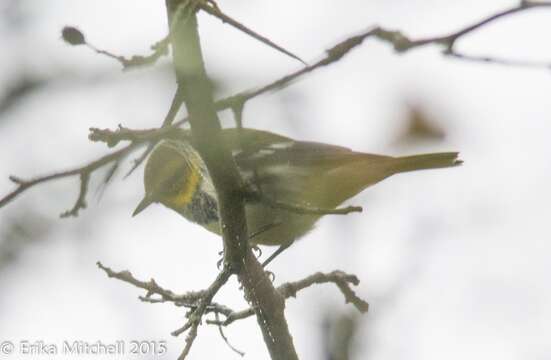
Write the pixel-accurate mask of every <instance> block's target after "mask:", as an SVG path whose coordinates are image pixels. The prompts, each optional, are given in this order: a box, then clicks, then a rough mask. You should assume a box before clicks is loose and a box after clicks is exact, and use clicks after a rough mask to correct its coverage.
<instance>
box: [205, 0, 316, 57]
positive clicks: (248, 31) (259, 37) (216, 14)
mask: <svg viewBox="0 0 551 360" xmlns="http://www.w3.org/2000/svg"><path fill="white" fill-rule="evenodd" d="M198 7H199V8H201V10H203V11H205V12H206V13H208V14H210V15H212V16H214V17H217V18H218V19H220V20H222V22H224V23H228V24H230V25H231V26H233V27H234V28H236V29H238V30H240V31H242V32H244V33H245V34H247V35H249V36H251V37H252V38H254V39H256V40H258V41H260V42H262V43H263V44H265V45H268V46H269V47H271V48H273V49H275V50H277V51H279V52H281V53H283V54H285V55H287V56H289V57H291V58H293V59H295V60H298V61H300V62H301V63H303V64H304V65H308V64H307V63H306V62H305V61H304V60H302V59H301V58H300V57H298V56H297V55H295V54H293V53H292V52H290V51H288V50H286V49H284V48H283V47H281V46H279V45H277V44H276V43H274V42H273V41H272V40H270V39H268V38H267V37H265V36H262V35H260V34H259V33H257V32H256V31H253V30H251V29H249V28H248V27H246V26H245V25H243V24H242V23H240V22H239V21H237V20H235V19H233V18H231V17H230V16H228V15H226V14H224V13H223V12H222V11H221V10H220V9H219V8H218V7H217V6H211V5H208V2H207V1H205V2H199V3H198Z"/></svg>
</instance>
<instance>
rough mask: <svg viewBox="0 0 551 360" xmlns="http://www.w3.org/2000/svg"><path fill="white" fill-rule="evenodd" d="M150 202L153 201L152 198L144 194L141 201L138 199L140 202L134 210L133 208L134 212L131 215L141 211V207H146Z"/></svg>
mask: <svg viewBox="0 0 551 360" xmlns="http://www.w3.org/2000/svg"><path fill="white" fill-rule="evenodd" d="M151 203H153V199H152V198H151V196H147V195H146V196H145V197H144V198H143V199H142V201H140V203H139V204H138V206H136V210H134V212H133V213H132V216H136V215H138V214H139V213H141V212H142V210H143V209H145V208H146V207H148V206H149V205H151Z"/></svg>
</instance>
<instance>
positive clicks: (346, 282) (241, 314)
mask: <svg viewBox="0 0 551 360" xmlns="http://www.w3.org/2000/svg"><path fill="white" fill-rule="evenodd" d="M326 283H333V284H335V285H336V286H337V287H338V288H339V290H340V291H341V293H342V294H343V295H344V299H345V302H346V303H351V304H353V305H354V307H355V308H356V309H357V310H358V311H359V312H361V313H365V312H367V311H368V309H369V304H368V303H367V302H366V301H365V300H363V299H361V298H360V297H358V296H357V295H356V294H355V293H354V291H353V290H352V289H351V288H350V285H355V286H357V285H358V284H359V283H360V280H359V279H358V278H357V277H356V276H355V275H350V274H346V273H345V272H342V271H340V270H335V271H332V272H330V273H327V274H324V273H321V272H318V273H315V274H313V275H310V276H308V277H306V278H304V279H302V280H299V281H295V282H289V283H285V284H282V285H280V286H279V287H278V288H277V290H278V291H279V292H280V293H281V294H282V295H283V296H284V297H285V299H288V298H290V297H296V295H297V293H298V292H299V291H301V290H304V289H306V288H308V287H310V286H312V285H315V284H326ZM252 315H254V309H253V308H248V309H245V310H241V311H236V312H233V313H230V314H229V315H227V316H226V319H225V320H224V321H222V322H218V321H216V320H207V324H209V325H222V326H228V325H230V324H231V323H233V322H235V321H237V320H242V319H245V318H248V317H250V316H252Z"/></svg>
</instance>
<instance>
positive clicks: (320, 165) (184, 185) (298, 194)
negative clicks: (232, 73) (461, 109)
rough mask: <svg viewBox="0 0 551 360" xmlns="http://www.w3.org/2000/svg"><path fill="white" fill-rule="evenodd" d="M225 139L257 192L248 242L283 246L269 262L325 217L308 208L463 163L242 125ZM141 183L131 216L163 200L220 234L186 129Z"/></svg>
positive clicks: (154, 156)
mask: <svg viewBox="0 0 551 360" xmlns="http://www.w3.org/2000/svg"><path fill="white" fill-rule="evenodd" d="M222 139H223V141H224V143H225V146H226V147H227V148H228V149H229V150H230V151H231V152H232V155H233V159H234V161H235V163H236V165H237V167H238V169H239V171H240V174H241V176H242V178H243V180H244V183H245V184H247V185H248V187H249V188H250V189H251V191H253V192H256V193H258V194H260V196H258V197H254V198H252V199H249V200H248V201H247V202H246V205H245V212H246V220H247V227H248V231H249V241H250V243H251V244H252V245H257V244H260V245H279V246H280V248H279V249H278V250H277V251H276V253H275V254H274V255H272V257H270V258H269V259H268V261H266V263H267V262H269V261H270V260H271V259H273V257H274V256H275V255H277V254H279V253H280V252H281V251H283V250H284V249H285V248H286V247H288V246H290V245H291V244H292V243H293V242H294V241H296V240H297V239H299V238H301V237H302V236H304V235H305V234H306V233H308V232H309V231H310V230H312V228H313V227H314V224H315V223H316V222H317V221H318V220H319V219H320V217H322V216H324V214H323V211H321V213H320V212H319V211H318V212H317V213H314V212H313V211H309V209H312V208H316V209H318V210H319V209H335V208H336V207H337V206H339V205H340V204H342V203H343V202H344V201H345V200H347V199H349V198H351V197H353V196H354V195H356V194H358V193H359V192H361V191H362V190H364V189H365V188H367V187H368V186H370V185H373V184H375V183H377V182H379V181H381V180H383V179H385V178H387V177H389V176H391V175H394V174H397V173H402V172H408V171H415V170H423V169H433V168H444V167H452V166H456V165H459V164H461V163H462V161H461V160H458V158H457V156H458V153H457V152H442V153H432V154H422V155H413V156H405V157H391V156H385V155H374V154H366V153H360V152H354V151H352V150H350V149H348V148H345V147H341V146H335V145H328V144H323V143H317V142H310V141H297V140H293V139H291V138H289V137H285V136H282V135H278V134H274V133H271V132H268V131H262V130H255V129H247V128H241V129H237V128H230V129H224V130H222ZM144 186H145V196H144V198H143V200H142V201H141V202H140V203H139V205H138V206H137V208H136V210H135V211H134V213H133V216H134V215H136V214H138V213H139V212H141V211H142V210H144V209H145V208H146V207H147V206H148V205H150V204H151V203H161V204H163V205H165V206H166V207H168V208H170V209H172V210H174V211H176V212H178V213H179V214H181V215H182V216H183V217H185V218H186V219H188V220H190V221H192V222H194V223H197V224H199V225H201V226H203V227H204V228H206V229H207V230H209V231H212V232H214V233H216V234H220V224H219V215H218V205H217V204H218V201H217V195H216V191H215V188H214V186H213V183H212V180H211V177H210V175H209V172H208V170H207V167H206V165H205V163H204V162H203V160H202V159H201V156H200V155H199V153H198V152H197V151H196V150H195V149H194V147H193V139H192V137H191V133H190V131H189V130H182V131H181V132H180V133H179V134H178V135H177V136H176V137H174V138H171V139H166V140H163V141H161V142H159V143H158V144H157V145H156V146H155V148H154V149H153V151H152V152H151V155H150V156H149V158H148V159H147V162H146V165H145V171H144ZM285 205H288V206H285Z"/></svg>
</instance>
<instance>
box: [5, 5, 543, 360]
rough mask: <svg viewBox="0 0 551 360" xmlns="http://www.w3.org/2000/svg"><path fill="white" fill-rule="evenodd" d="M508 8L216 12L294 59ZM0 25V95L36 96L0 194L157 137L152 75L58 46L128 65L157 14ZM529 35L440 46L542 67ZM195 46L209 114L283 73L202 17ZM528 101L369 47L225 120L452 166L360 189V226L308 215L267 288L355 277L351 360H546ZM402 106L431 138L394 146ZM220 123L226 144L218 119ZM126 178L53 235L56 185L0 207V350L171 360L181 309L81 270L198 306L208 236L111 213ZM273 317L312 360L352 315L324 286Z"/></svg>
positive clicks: (450, 65) (96, 14) (26, 17)
mask: <svg viewBox="0 0 551 360" xmlns="http://www.w3.org/2000/svg"><path fill="white" fill-rule="evenodd" d="M515 3H516V2H515V1H497V0H496V1H493V0H492V1H490V0H486V1H483V2H481V1H466V0H463V1H435V0H416V1H412V0H407V1H406V0H401V1H400V0H394V1H390V0H374V1H365V0H364V1H358V0H357V1H348V2H335V1H325V0H315V1H314V0H309V1H290V0H284V1H277V2H273V1H257V2H245V1H242V0H240V1H230V2H222V1H219V6H220V7H221V8H222V10H223V11H225V12H226V13H228V14H229V15H231V16H234V17H235V18H236V19H238V20H240V21H242V22H243V23H244V24H246V25H248V26H250V27H251V28H253V29H255V30H257V31H258V32H259V33H261V34H264V35H266V36H268V37H270V38H271V39H273V40H274V41H276V42H277V43H280V44H282V45H284V46H285V47H287V48H288V49H290V50H292V51H293V52H296V53H297V54H299V55H300V56H301V57H302V58H304V59H306V60H307V61H308V62H314V61H315V60H316V59H318V58H319V57H320V56H321V55H322V54H323V52H324V50H325V49H327V48H330V47H331V46H333V45H334V44H335V43H336V42H338V41H340V40H343V39H345V38H346V37H348V36H351V35H354V34H356V33H358V32H360V31H363V30H365V29H366V28H368V27H369V26H372V25H374V24H379V25H382V26H385V27H387V28H391V29H401V30H402V31H404V32H405V33H406V34H408V35H411V36H412V37H421V36H429V35H441V34H444V33H447V32H450V31H454V30H456V29H458V28H459V27H463V26H465V25H468V24H470V23H472V22H473V21H476V20H478V19H480V18H481V17H484V16H487V15H489V14H492V13H495V12H497V11H499V10H502V9H505V8H507V7H509V6H512V5H514V4H515ZM0 16H1V20H0V41H1V44H2V49H3V51H2V57H0V99H2V98H4V97H5V96H6V94H7V93H8V92H9V89H10V88H12V87H13V86H14V85H15V84H17V83H18V82H20V81H21V79H23V78H28V79H30V80H35V81H36V80H40V81H44V83H43V86H40V87H38V88H36V90H34V91H32V92H30V93H29V95H28V96H26V97H24V98H21V100H20V101H19V102H17V103H15V104H14V105H13V106H11V107H9V108H7V109H5V110H3V111H2V112H1V113H0V143H1V144H2V152H0V164H2V165H1V166H0V195H4V194H6V193H7V192H8V191H10V190H11V189H12V188H13V185H12V183H10V182H9V181H8V176H9V175H11V174H14V175H18V176H20V177H22V178H29V177H32V176H35V175H41V174H45V173H50V172H52V171H57V170H63V169H66V168H69V167H73V166H76V165H79V164H82V163H84V162H85V161H87V160H91V159H94V158H96V157H98V156H100V155H102V154H105V153H106V152H107V151H110V149H107V148H106V147H105V146H104V145H103V144H96V143H90V142H89V141H88V140H87V134H88V128H89V127H107V128H115V127H116V126H117V125H118V124H123V125H124V126H128V127H132V128H140V127H154V126H158V125H159V124H160V123H161V121H162V118H163V117H164V115H165V112H166V111H167V109H168V106H169V104H170V100H171V96H172V93H173V91H174V87H175V84H174V80H173V77H172V73H171V72H170V70H169V68H168V67H167V62H168V60H167V59H164V60H163V61H162V62H161V63H160V64H159V66H157V67H156V68H145V69H139V70H135V71H131V72H125V73H122V72H121V71H120V66H119V65H118V64H117V63H115V62H114V61H112V60H110V59H107V58H105V57H101V56H98V55H96V54H94V53H92V52H91V51H89V50H88V49H86V48H84V47H70V46H67V45H66V44H64V43H63V42H62V41H61V40H60V30H61V28H62V27H63V26H65V25H74V26H77V27H79V28H80V29H81V30H82V31H83V32H84V33H85V34H86V37H87V39H88V40H89V41H90V42H91V43H93V44H94V45H96V46H98V47H100V48H104V49H108V50H110V51H113V52H116V53H118V54H122V55H126V56H131V55H134V54H145V53H147V51H148V48H149V46H150V45H151V44H153V43H154V42H155V41H158V40H159V39H161V38H162V37H163V36H164V35H165V33H166V18H165V16H166V14H165V9H164V2H163V1H146V0H118V1H111V0H96V1H84V0H71V1H68V0H65V1H62V0H48V1H46V0H41V1H39V0H32V1H30V0H0ZM550 20H551V11H550V10H547V9H539V10H534V11H531V12H526V13H521V14H519V15H516V16H513V17H510V18H507V19H504V20H502V21H499V22H497V23H495V24H493V25H491V26H489V27H487V28H485V29H483V30H481V31H479V32H477V33H476V34H473V35H472V36H469V37H466V38H464V39H463V40H461V41H460V42H459V43H458V46H459V47H458V49H460V50H463V51H465V52H469V53H472V54H480V55H490V54H492V55H498V56H504V57H508V58H516V59H526V60H544V61H545V60H551V46H550V45H549V36H548V34H549V33H550V31H551V21H550ZM200 31H201V36H202V42H203V46H204V53H205V57H206V59H207V67H208V71H209V73H210V74H211V76H213V78H214V79H215V80H216V81H217V82H218V84H219V89H218V92H219V93H218V96H220V97H221V96H226V95H229V94H232V93H234V92H236V91H241V90H244V89H248V88H251V87H254V86H257V85H262V84H265V83H266V82H269V81H272V80H274V79H276V78H278V77H280V76H282V75H284V74H287V73H289V72H291V71H293V70H296V69H298V68H299V67H300V64H299V63H297V62H295V61H293V60H291V59H288V58H286V57H285V56H282V55H280V54H278V53H276V52H274V51H273V50H271V49H269V48H267V47H265V46H263V45H261V44H259V43H257V42H256V41H254V40H251V39H249V38H247V37H246V36H245V35H243V34H241V33H239V32H237V31H236V30H233V29H232V28H230V27H228V26H227V25H223V24H222V23H221V22H220V21H218V20H215V19H212V18H209V17H206V16H201V17H200ZM549 94H551V73H550V72H549V70H542V69H522V68H512V67H504V66H499V65H485V64H473V63H467V62H462V61H457V60H453V59H448V58H444V57H443V56H441V55H440V54H439V52H438V49H437V48H434V47H430V48H423V49H419V50H414V51H412V52H410V53H407V54H405V55H398V54H395V53H394V52H393V51H392V50H391V48H390V47H389V46H388V45H386V44H382V43H380V42H378V41H376V40H368V41H366V43H365V44H364V45H362V46H361V47H359V48H357V49H356V50H354V51H353V52H351V53H350V54H349V55H348V56H347V57H346V58H345V59H343V60H342V61H340V62H339V63H338V64H335V65H333V66H331V67H329V68H325V69H322V70H318V71H317V72H315V73H314V74H312V75H311V76H308V77H307V78H305V79H303V80H302V81H300V82H298V83H296V84H294V85H293V86H292V87H290V88H287V89H286V90H284V91H281V92H278V93H275V94H268V95H264V96H262V97H259V98H257V99H255V100H253V101H251V102H250V103H249V104H248V105H247V107H246V110H245V121H246V125H248V126H251V127H255V128H260V129H267V130H271V131H275V132H278V133H282V134H285V135H288V136H291V137H295V138H299V139H305V140H306V139H307V140H315V141H321V142H327V143H333V144H338V145H343V146H347V147H351V148H353V149H355V150H358V151H364V152H372V153H387V154H393V155H406V154H413V153H422V152H430V151H451V150H457V151H460V152H461V158H462V159H463V160H465V164H464V166H462V167H460V168H454V169H446V170H437V171H424V172H417V173H408V174H404V175H399V176H395V177H393V178H391V179H388V180H385V181H384V182H382V183H380V184H379V185H377V186H375V187H373V188H370V189H368V190H366V191H364V192H363V193H362V194H361V195H359V196H357V197H356V198H354V199H353V200H352V201H351V203H352V204H354V205H362V206H364V212H363V213H361V214H353V215H350V216H348V217H327V218H325V219H324V220H323V221H321V222H320V223H319V224H318V226H317V228H316V230H315V231H313V232H312V233H310V234H309V235H308V236H307V237H305V238H304V239H303V240H302V241H300V242H299V243H297V244H295V245H294V246H293V247H291V248H290V249H289V250H288V251H287V252H285V253H284V254H283V255H282V256H281V257H279V258H278V259H277V260H276V261H275V262H274V263H273V265H271V270H272V271H273V272H274V273H275V274H276V283H278V284H279V283H281V282H286V281H293V280H297V279H300V278H302V277H304V276H307V275H310V274H312V273H313V272H316V271H331V270H334V269H341V270H344V271H346V272H350V273H354V274H356V275H357V276H358V277H359V278H360V279H361V284H360V285H359V286H358V287H357V288H356V289H355V290H356V291H357V293H358V294H359V295H360V296H362V297H363V298H365V299H367V300H368V301H369V303H370V306H371V308H370V311H369V313H368V314H367V315H365V316H363V317H361V318H360V319H359V321H360V323H359V327H358V333H357V335H356V338H355V341H354V344H355V347H354V356H353V358H354V359H408V360H414V359H423V360H430V359H442V358H446V359H465V358H469V359H500V360H508V359H548V358H549V356H550V355H549V354H551V342H550V341H549V335H548V334H550V333H551V325H550V324H551V310H550V308H549V306H548V304H549V303H550V302H551V285H549V274H550V271H551V265H550V262H549V254H550V253H551V245H550V244H549V240H550V236H549V234H550V230H549V225H548V224H549V214H550V210H551V201H550V200H551V190H550V188H549V186H548V183H549V179H550V177H551V161H550V156H549V155H550V154H551V143H550V141H549V138H550V134H551V104H550V102H549ZM408 104H414V105H417V106H418V107H420V108H421V109H422V111H423V112H424V113H425V115H426V117H427V118H428V119H430V121H432V122H433V124H434V126H436V127H438V128H441V129H443V130H444V131H445V132H446V137H445V139H443V140H434V141H416V142H407V143H406V142H401V141H399V140H398V139H400V136H401V135H402V134H403V132H404V130H405V128H406V127H407V119H408ZM221 115H222V118H223V119H224V124H225V125H226V126H231V125H232V123H231V116H230V114H229V113H228V112H224V113H222V114H221ZM135 156H136V154H134V156H132V157H130V158H129V159H128V161H127V162H126V163H125V169H124V170H126V169H127V168H128V167H129V164H130V161H131V160H132V159H133V158H134V157H135ZM142 172H143V168H142V169H140V170H139V171H137V172H136V174H135V175H133V176H131V177H130V178H128V179H126V180H122V179H121V174H118V176H117V178H116V179H115V181H114V182H113V184H112V185H111V186H109V187H108V188H107V189H106V191H105V193H104V194H103V196H102V197H101V199H100V197H99V196H97V193H96V188H97V185H98V184H99V183H100V181H101V173H97V174H96V175H95V176H94V178H93V181H92V184H91V187H90V192H89V194H88V204H89V206H88V209H86V210H85V211H82V212H81V214H80V216H79V217H78V218H76V219H74V218H70V219H59V218H58V214H59V213H61V212H63V211H65V210H67V209H68V208H70V207H71V206H72V205H73V203H74V200H75V199H76V196H77V193H78V181H77V179H76V178H74V179H70V180H63V181H58V182H53V183H49V184H46V185H41V186H38V187H36V188H34V189H32V190H30V191H28V192H26V193H25V194H23V195H21V196H20V197H19V198H18V199H17V200H16V201H14V202H13V203H11V204H9V205H8V206H6V207H4V208H2V209H0V286H1V288H2V295H1V296H0V324H2V325H1V326H0V341H4V340H9V341H12V342H13V343H15V344H18V343H19V342H20V341H22V340H29V341H31V342H33V341H39V340H42V341H44V342H46V343H54V344H57V345H59V344H61V342H62V341H63V340H68V341H75V340H83V341H88V342H95V341H97V340H101V341H103V342H105V343H109V342H113V341H115V340H124V341H126V342H129V341H131V340H166V341H167V343H168V350H169V353H168V354H167V355H165V356H164V357H162V358H166V359H172V358H175V357H176V356H177V355H178V354H179V353H180V352H181V350H182V349H183V346H184V337H183V336H181V337H179V338H173V337H172V336H171V335H170V332H171V331H173V330H174V329H176V328H179V327H180V326H181V325H182V324H183V323H184V321H185V319H184V311H183V309H178V308H175V307H174V306H172V305H170V304H154V305H152V304H144V303H141V302H140V301H139V300H138V299H137V297H138V295H143V292H142V291H138V290H137V289H136V288H134V287H132V286H130V285H127V284H125V283H122V282H119V281H115V280H112V279H108V278H107V277H106V276H105V274H104V273H103V272H101V271H100V270H98V269H97V268H96V266H95V263H96V261H98V260H100V261H102V262H103V263H104V264H105V265H107V266H110V267H112V268H113V269H115V270H123V269H128V270H131V271H132V272H133V274H134V275H135V276H136V277H138V278H140V279H143V280H148V279H150V278H155V280H156V281H157V282H158V283H159V284H160V285H161V286H164V287H167V288H170V289H172V290H173V291H176V292H184V291H188V290H199V289H202V288H205V287H206V286H208V284H210V282H211V281H212V280H213V279H214V278H215V276H216V273H217V269H216V261H217V260H218V259H219V255H218V251H219V250H220V249H221V242H220V241H219V240H218V239H217V238H216V236H214V235H212V234H209V233H207V232H206V231H204V230H203V229H202V228H200V227H198V226H196V225H192V224H190V223H188V222H186V221H185V220H184V219H182V218H181V217H179V216H178V215H177V214H175V213H173V212H171V211H169V210H167V209H165V208H163V207H161V206H152V207H151V208H150V209H148V210H147V211H146V212H144V213H143V214H141V215H140V216H138V217H136V218H132V217H131V216H130V214H131V213H132V211H133V209H134V207H135V206H136V204H137V203H138V201H139V200H140V199H141V196H142V194H143V185H142V179H141V177H142ZM271 251H272V249H266V252H271ZM237 287H238V286H237V283H236V281H235V280H232V281H231V282H230V283H229V284H228V285H227V286H226V287H225V288H224V289H223V291H221V292H220V293H219V294H218V295H217V297H216V301H218V302H222V303H225V304H227V305H228V306H231V307H234V308H236V309H240V308H242V307H244V306H245V305H246V304H245V302H244V300H243V299H242V295H241V293H240V292H239V291H238V289H237ZM286 313H287V317H288V321H289V326H290V329H291V332H292V334H293V336H294V340H295V345H296V347H297V351H298V353H299V355H300V358H301V359H320V358H322V356H323V345H322V341H323V333H322V331H321V328H322V326H323V322H324V318H325V317H326V316H328V315H327V314H328V313H329V314H331V315H330V316H333V317H338V316H340V315H342V314H352V315H353V314H355V310H354V309H353V308H352V307H351V306H349V305H346V304H344V301H343V298H342V296H341V294H340V293H339V292H338V291H337V290H336V288H335V287H334V286H329V285H326V286H317V287H313V288H311V289H308V290H306V291H304V292H302V293H300V295H299V296H298V298H297V299H292V300H290V301H288V303H287V310H286ZM225 331H226V335H227V336H228V338H229V340H230V342H231V343H232V344H233V345H234V346H236V347H237V348H239V349H240V350H242V351H244V352H246V357H245V358H246V359H267V358H268V354H267V351H266V348H265V345H264V343H263V342H262V339H261V334H260V331H259V329H258V328H257V324H256V321H255V320H254V319H252V318H251V319H249V320H245V321H240V322H239V323H236V324H234V325H232V326H230V327H229V328H227V329H225ZM2 358H3V357H2ZM11 358H16V356H12V357H11ZM19 358H20V359H25V358H32V357H31V356H28V355H27V357H25V356H21V357H19ZM38 358H40V357H38ZM48 358H50V359H66V358H70V357H67V356H58V357H53V358H52V357H48ZM88 358H90V359H92V358H93V359H97V358H100V357H98V356H91V357H88ZM105 358H107V359H109V358H111V359H112V358H115V357H105ZM136 358H145V359H153V358H157V357H154V356H149V357H147V356H144V357H136ZM190 358H191V359H205V358H215V359H216V358H225V359H232V358H235V359H237V358H239V357H238V355H236V354H234V353H233V352H232V351H231V350H230V349H229V348H228V347H227V346H226V345H225V344H224V342H223V341H222V339H221V338H220V336H219V335H218V330H217V329H216V328H215V327H207V326H203V327H201V328H200V330H199V337H198V339H197V341H196V342H195V344H194V346H193V349H192V352H191V355H190ZM8 359H9V357H8Z"/></svg>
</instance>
